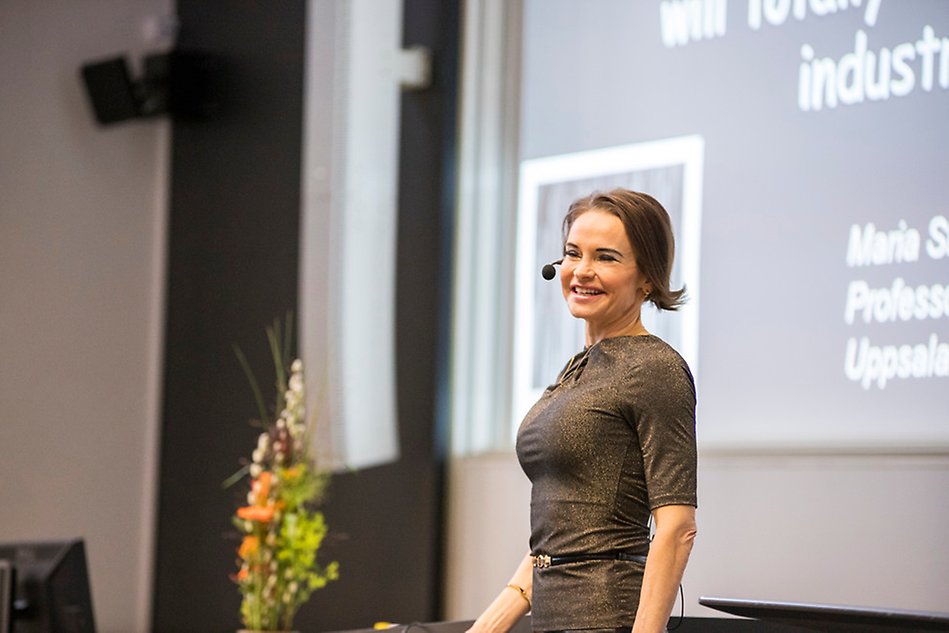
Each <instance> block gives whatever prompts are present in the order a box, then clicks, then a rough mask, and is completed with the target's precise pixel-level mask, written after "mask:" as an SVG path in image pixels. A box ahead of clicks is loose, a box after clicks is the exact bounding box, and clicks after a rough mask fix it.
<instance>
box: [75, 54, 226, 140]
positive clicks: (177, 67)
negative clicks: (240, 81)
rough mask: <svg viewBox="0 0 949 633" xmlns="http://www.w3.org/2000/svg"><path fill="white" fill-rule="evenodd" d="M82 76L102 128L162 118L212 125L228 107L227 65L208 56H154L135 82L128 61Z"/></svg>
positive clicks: (92, 66) (91, 66)
mask: <svg viewBox="0 0 949 633" xmlns="http://www.w3.org/2000/svg"><path fill="white" fill-rule="evenodd" d="M81 75H82V80H83V83H84V84H85V87H86V93H87V94H88V95H89V101H90V103H91V105H92V110H93V113H94V114H95V117H96V121H98V122H99V123H100V124H101V125H109V124H112V123H118V122H120V121H127V120H129V119H135V118H142V117H152V116H157V115H161V114H170V115H172V116H173V117H175V118H176V119H190V120H207V119H210V118H213V117H214V115H215V114H217V113H218V112H220V110H221V108H222V106H223V102H224V72H223V64H222V62H221V60H220V58H218V57H215V56H213V55H210V54H208V53H203V52H197V51H172V52H170V53H160V54H155V55H149V56H147V57H145V59H144V73H143V75H142V77H141V78H139V79H133V78H132V75H131V73H130V72H129V67H128V63H127V62H126V60H125V58H124V57H113V58H110V59H105V60H101V61H96V62H90V63H87V64H83V65H82V68H81Z"/></svg>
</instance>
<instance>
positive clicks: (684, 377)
mask: <svg viewBox="0 0 949 633" xmlns="http://www.w3.org/2000/svg"><path fill="white" fill-rule="evenodd" d="M563 232H564V245H563V253H564V257H563V261H562V263H561V269H560V281H561V287H562V291H563V296H564V300H565V301H566V304H567V308H568V310H569V311H570V313H571V314H572V315H573V316H574V317H576V318H579V319H582V320H583V321H584V324H585V334H586V345H585V346H584V349H583V350H581V351H580V352H579V353H577V354H576V355H574V357H573V358H571V359H570V361H569V362H568V363H567V365H566V366H565V367H564V369H563V370H562V371H561V372H560V375H559V376H558V377H557V379H556V381H555V382H554V384H552V385H551V386H550V387H548V388H547V390H546V391H544V393H543V395H542V396H541V397H540V399H539V400H538V401H537V403H536V404H534V406H533V407H532V408H531V410H530V411H529V412H528V413H527V416H526V417H525V418H524V420H523V422H522V423H521V426H520V430H519V431H518V435H517V457H518V460H519V461H520V464H521V467H522V468H523V470H524V472H525V474H526V475H527V477H528V478H529V479H530V481H531V538H530V546H531V551H530V553H529V554H528V555H527V556H525V557H524V559H523V560H522V561H521V564H520V565H519V566H518V568H517V570H516V571H515V573H514V575H513V576H512V577H511V579H510V581H509V582H508V583H507V585H506V586H505V588H504V589H503V590H502V591H501V592H500V594H499V595H498V597H497V598H496V599H495V600H494V602H492V603H491V605H490V606H489V607H488V608H487V609H486V610H485V611H484V613H482V615H481V616H480V617H479V618H478V619H477V621H476V622H475V624H474V626H473V627H472V630H473V632H474V633H497V632H501V631H506V630H508V629H509V628H510V627H511V626H512V625H513V624H514V623H515V622H516V621H517V619H518V618H519V617H520V616H521V615H523V614H524V613H525V612H526V611H527V610H532V617H531V626H532V628H533V630H534V631H572V630H578V629H587V630H590V629H597V630H598V629H606V630H611V631H617V630H625V631H629V630H633V631H635V632H637V633H640V632H658V631H662V630H664V629H665V625H666V622H667V621H668V618H669V613H670V611H671V609H672V605H673V602H674V600H675V595H676V589H677V587H678V585H679V582H680V581H681V578H682V574H683V572H684V570H685V566H686V563H687V562H688V558H689V553H690V552H691V549H692V541H693V539H694V537H695V534H696V528H695V506H696V503H697V501H696V448H695V385H694V383H693V380H692V373H691V372H690V370H689V367H688V365H687V364H686V362H685V361H684V360H683V359H682V357H681V356H680V355H679V354H678V353H677V352H676V351H675V350H674V349H673V348H672V347H670V346H669V345H668V344H667V343H665V342H664V341H663V340H661V339H660V338H659V337H657V336H653V335H651V334H650V333H649V332H648V331H647V329H646V327H645V326H644V325H643V323H642V319H641V310H642V305H643V303H644V302H645V301H651V302H653V303H654V304H655V305H656V307H658V308H659V309H663V310H675V309H676V308H678V306H679V305H681V303H682V301H683V294H684V289H680V290H671V289H670V287H669V285H670V276H671V271H672V262H673V253H674V246H673V237H672V228H671V222H670V221H669V216H668V214H667V213H666V211H665V209H664V208H663V207H662V205H660V204H659V203H658V202H657V201H656V200H655V199H654V198H652V197H651V196H649V195H646V194H642V193H637V192H634V191H630V190H628V189H614V190H612V191H609V192H607V193H597V194H593V195H590V196H586V197H584V198H581V199H579V200H577V201H576V202H574V203H573V204H572V205H571V206H570V208H569V210H568V212H567V215H566V217H565V219H564V222H563ZM650 521H652V522H654V523H655V536H654V537H653V538H652V539H650V536H649V534H650V527H649V526H650ZM509 588H510V589H513V591H507V589H509Z"/></svg>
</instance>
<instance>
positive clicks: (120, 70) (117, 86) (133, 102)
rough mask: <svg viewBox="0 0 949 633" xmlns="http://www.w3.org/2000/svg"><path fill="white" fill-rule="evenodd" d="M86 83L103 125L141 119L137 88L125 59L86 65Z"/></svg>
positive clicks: (120, 58) (98, 119)
mask: <svg viewBox="0 0 949 633" xmlns="http://www.w3.org/2000/svg"><path fill="white" fill-rule="evenodd" d="M82 79H83V81H84V82H85V84H86V93H87V94H88V95H89V99H90V100H91V101H92V109H93V111H94V112H95V115H96V120H97V121H98V122H99V123H101V124H102V125H108V124H109V123H117V122H119V121H125V120H126V119H132V118H135V117H137V116H138V112H139V107H138V99H137V98H136V96H135V85H134V84H133V83H132V78H131V76H130V75H129V69H128V64H126V63H125V58H124V57H116V58H114V59H107V60H105V61H101V62H95V63H91V64H85V65H84V66H83V67H82Z"/></svg>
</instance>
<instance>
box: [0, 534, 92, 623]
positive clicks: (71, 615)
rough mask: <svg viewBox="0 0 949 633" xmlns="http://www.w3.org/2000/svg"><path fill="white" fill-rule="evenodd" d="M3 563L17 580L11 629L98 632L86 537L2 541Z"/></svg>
mask: <svg viewBox="0 0 949 633" xmlns="http://www.w3.org/2000/svg"><path fill="white" fill-rule="evenodd" d="M0 561H6V563H7V564H6V565H4V567H5V568H8V570H9V571H12V574H10V576H11V577H12V578H13V579H14V580H13V585H14V587H13V603H12V605H11V608H10V609H9V611H10V613H9V616H10V618H9V625H8V626H9V631H11V632H12V633H95V619H94V617H93V613H92V597H91V595H90V591H89V572H88V569H87V567H86V549H85V547H84V545H83V541H82V539H74V540H68V541H53V542H45V543H29V542H17V543H0ZM2 621H3V618H2V617H0V622H2ZM0 633H8V632H7V631H2V632H0Z"/></svg>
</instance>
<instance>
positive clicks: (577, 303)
mask: <svg viewBox="0 0 949 633" xmlns="http://www.w3.org/2000/svg"><path fill="white" fill-rule="evenodd" d="M560 284H561V287H562V289H563V296H564V299H565V300H566V301H567V308H568V309H569V310H570V314H572V315H573V316H575V317H576V318H578V319H583V320H585V321H586V326H587V343H588V344H592V343H595V342H597V341H599V340H601V339H603V338H608V337H610V336H619V335H622V334H632V333H638V332H634V331H631V330H634V329H636V328H638V329H642V325H641V324H640V321H639V311H640V308H641V307H642V303H643V299H644V298H645V296H646V291H647V290H648V288H649V284H648V282H647V281H646V279H645V277H644V276H642V275H641V274H640V272H639V268H638V267H637V266H636V257H635V253H633V248H632V246H631V245H630V243H629V238H627V237H626V231H625V229H624V228H623V222H622V221H621V220H620V219H619V218H618V217H616V216H615V215H613V214H612V213H608V212H606V211H601V210H598V209H591V210H589V211H587V212H585V213H582V214H581V215H579V216H578V217H577V218H576V219H575V220H574V221H573V225H572V226H571V227H570V232H569V233H568V235H567V242H566V244H565V246H564V258H563V264H562V265H561V267H560Z"/></svg>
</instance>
